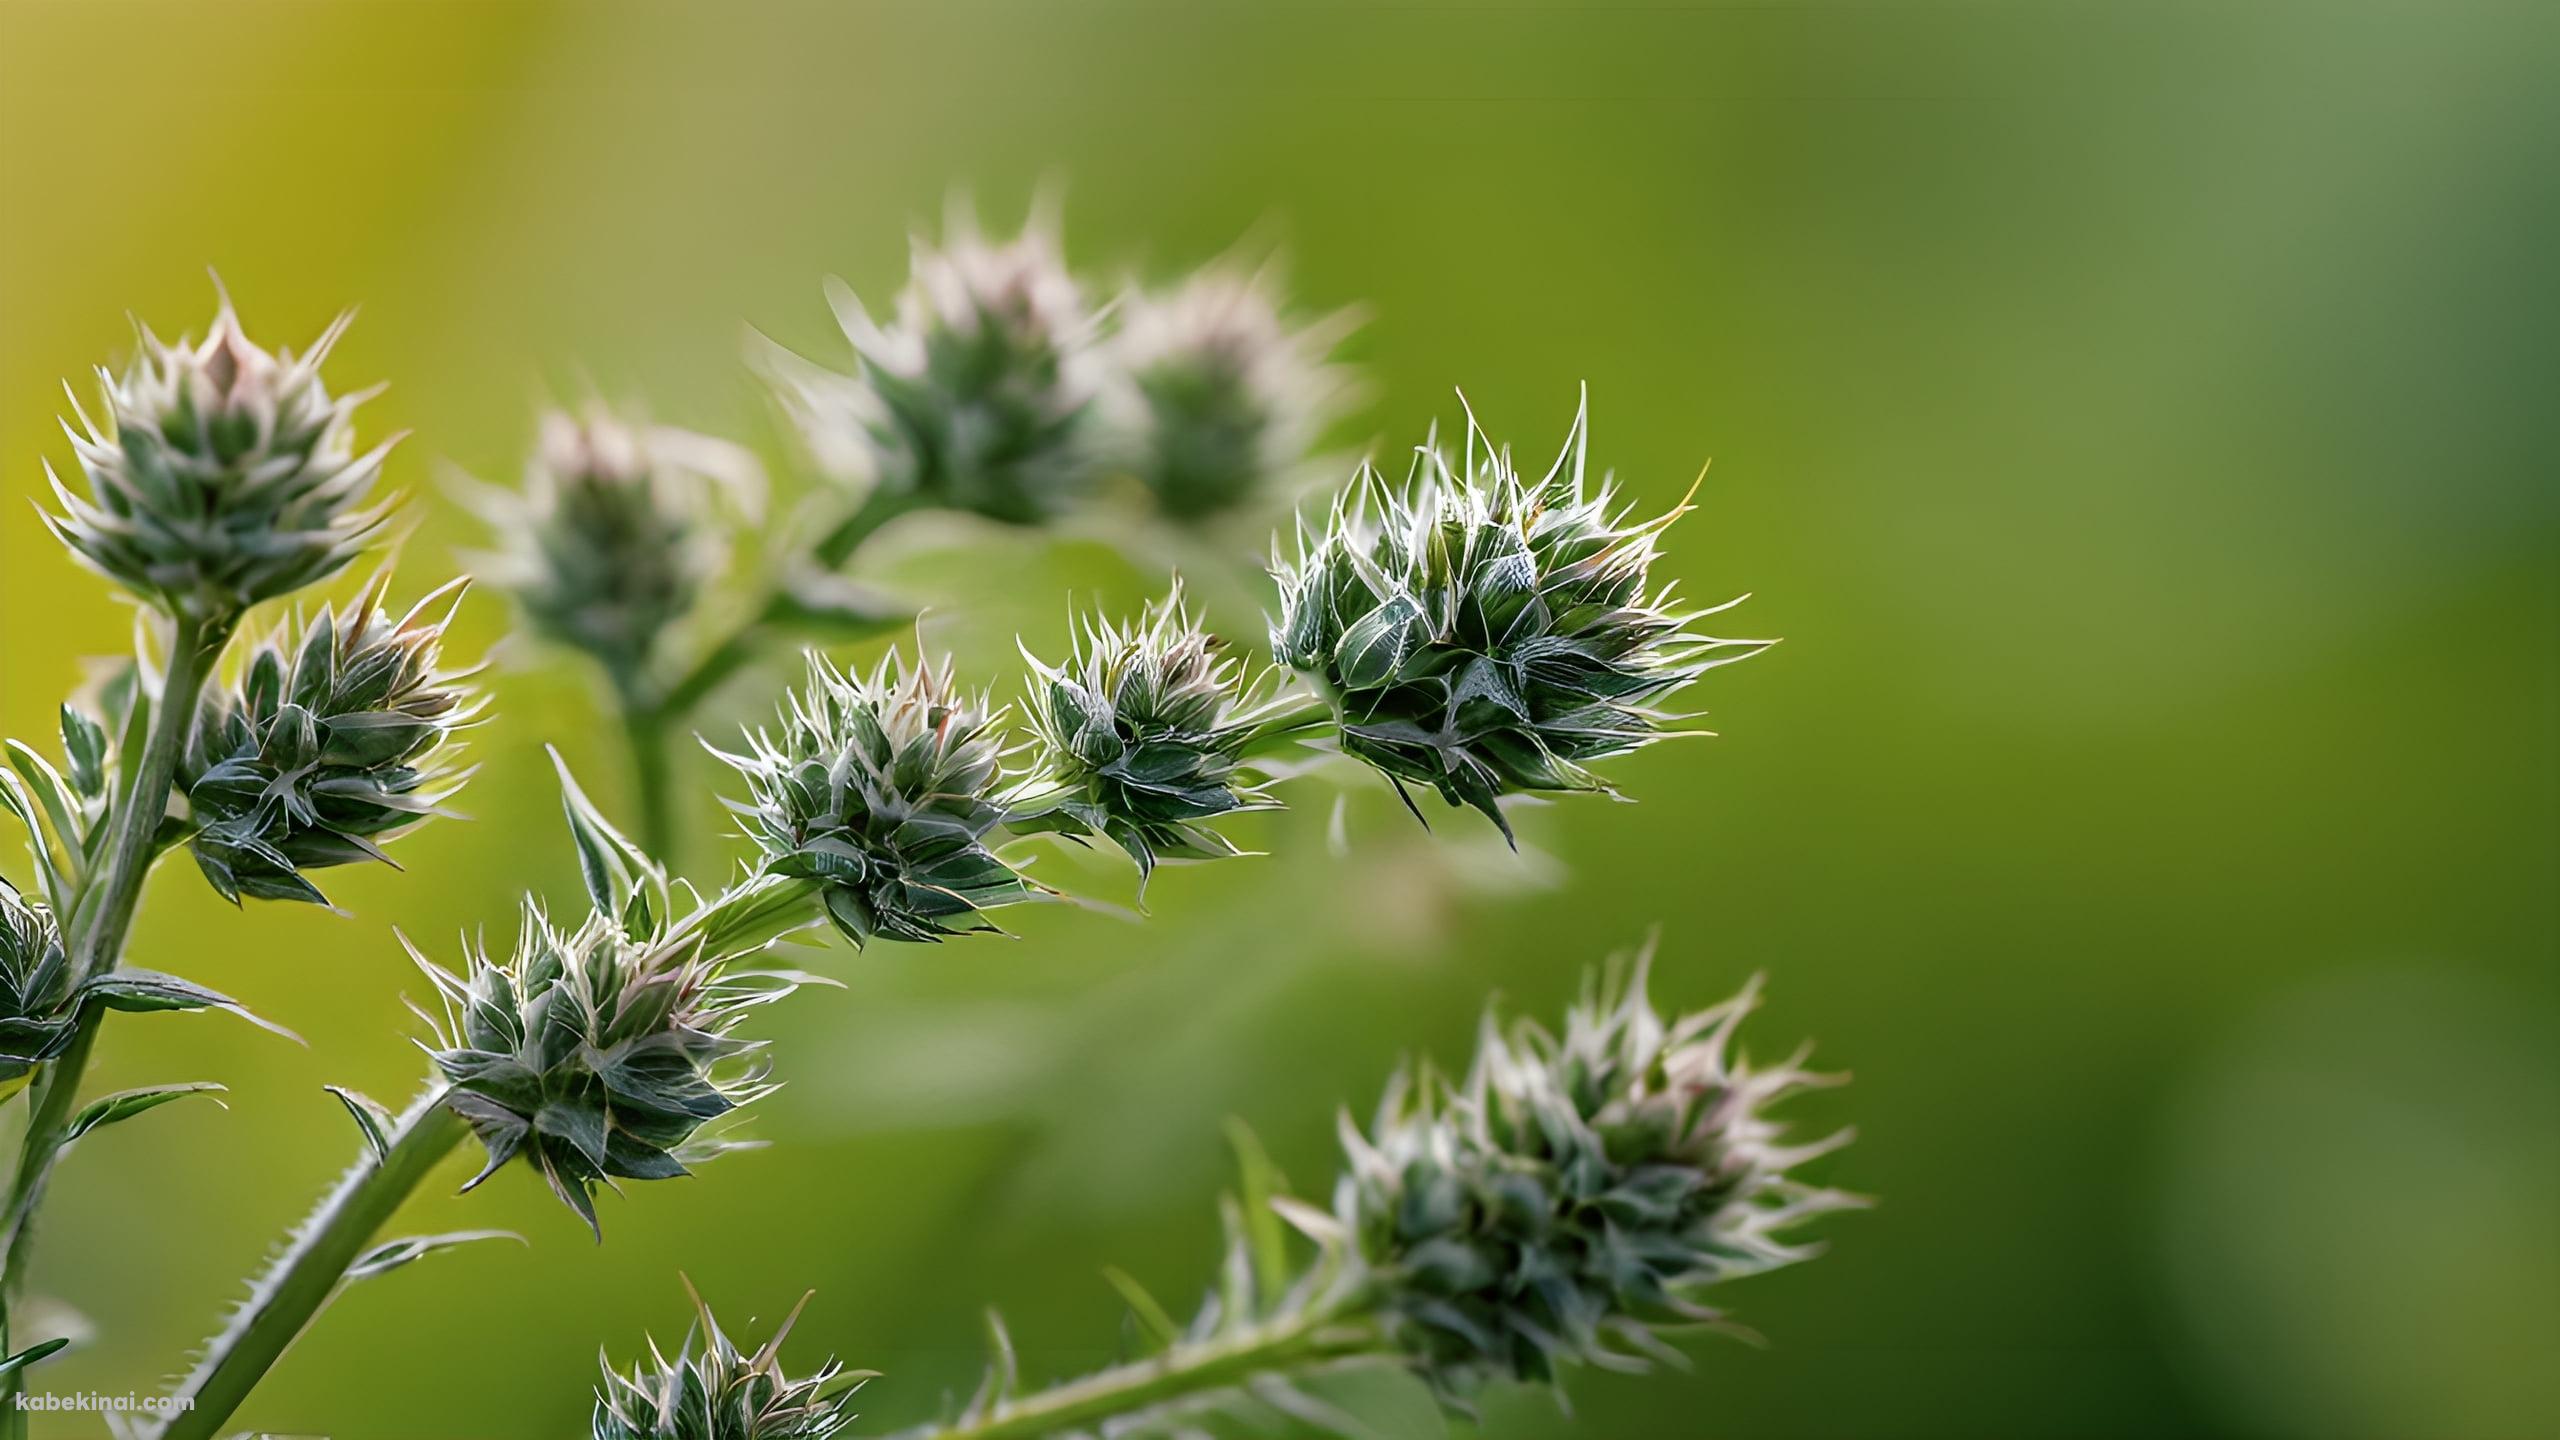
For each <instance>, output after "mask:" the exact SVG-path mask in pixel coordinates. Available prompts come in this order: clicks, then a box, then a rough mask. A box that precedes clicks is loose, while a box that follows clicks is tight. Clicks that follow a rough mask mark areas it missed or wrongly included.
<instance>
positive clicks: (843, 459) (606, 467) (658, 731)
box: [476, 208, 1350, 856]
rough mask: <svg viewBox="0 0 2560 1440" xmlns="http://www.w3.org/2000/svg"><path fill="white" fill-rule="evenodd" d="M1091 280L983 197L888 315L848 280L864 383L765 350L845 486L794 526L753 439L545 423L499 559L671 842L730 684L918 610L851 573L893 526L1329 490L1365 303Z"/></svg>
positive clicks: (813, 447)
mask: <svg viewBox="0 0 2560 1440" xmlns="http://www.w3.org/2000/svg"><path fill="white" fill-rule="evenodd" d="M1091 288H1092V287H1090V286H1089V285H1087V284H1086V283H1085V282H1083V281H1080V280H1079V279H1078V278H1077V277H1076V276H1075V275H1074V274H1073V273H1072V272H1071V271H1070V270H1069V269H1068V268H1067V266H1066V264H1065V262H1064V260H1063V258H1062V253H1061V245H1060V242H1059V239H1058V235H1057V229H1056V225H1055V222H1054V219H1053V218H1051V217H1048V216H1046V215H1035V216H1033V218H1032V219H1031V220H1029V221H1028V222H1027V223H1026V224H1025V226H1024V228H1023V229H1022V231H1021V232H1020V233H1019V234H1017V235H1016V236H1014V237H1013V238H1011V239H1009V240H1004V241H1001V242H998V241H991V240H989V239H987V238H986V237H985V236H984V235H982V234H981V232H980V230H979V228H978V225H977V222H976V220H975V219H974V217H972V216H971V215H970V214H969V212H968V211H967V210H966V209H965V208H955V210H954V213H953V215H952V217H951V219H950V220H949V222H948V224H947V226H946V231H945V235H944V237H943V239H942V240H941V241H940V242H938V243H937V242H935V241H931V240H928V239H926V238H923V237H921V236H920V237H918V238H917V240H916V241H915V244H914V250H913V257H912V260H911V264H910V272H909V277H908V281H907V284H906V286H905V288H904V289H903V290H902V291H901V292H900V293H899V294H898V296H897V298H896V300H895V302H894V303H893V304H892V305H891V306H890V307H889V308H888V310H887V311H886V313H885V317H884V318H882V319H879V320H875V319H874V318H873V317H872V315H871V313H870V312H869V311H868V310H867V309H866V308H865V307H864V306H863V304H862V302H861V301H860V300H859V299H858V298H857V297H856V296H855V295H854V293H853V291H852V290H851V289H850V288H849V287H847V286H844V285H842V284H834V285H831V286H830V288H829V292H828V295H829V299H830V301H831V303H832V305H833V308H834V310H835V313H836V317H837V320H838V322H839V324H840V326H841V328H842V330H843V332H844V335H845V339H846V342H847V345H848V348H849V349H850V351H851V354H852V365H851V367H850V370H849V371H839V370H836V369H831V368H829V367H827V366H825V365H821V364H818V363H815V362H812V361H809V360H806V359H803V358H801V357H799V356H797V355H794V354H792V353H790V352H789V351H786V350H784V349H782V348H781V347H779V346H775V345H770V344H767V345H764V346H762V347H760V349H759V352H758V361H759V365H760V368H761V369H762V371H763V372H764V375H765V378H766V379H767V380H768V382H769V383H770V384H771V386H772V388H773V391H774V394H775V396H776V397H777V399H778V400H779V402H780V404H781V407H782V409H783V411H784V413H785V415H786V416H787V417H788V419H789V420H790V422H791V425H792V429H793V431H794V432H795V434H796V435H797V436H798V438H799V440H800V441H801V444H802V448H803V449H804V450H805V452H806V454H807V456H808V458H809V460H810V462H811V465H812V468H813V469H814V470H815V471H816V472H817V474H818V477H819V479H820V482H821V483H820V485H819V487H818V491H817V493H816V494H815V495H813V496H811V497H810V503H809V505H808V506H807V507H806V512H807V513H804V514H802V515H799V516H796V517H793V518H792V519H791V520H790V521H789V522H788V523H785V524H781V525H777V526H774V527H771V528H769V529H767V528H763V527H761V526H760V524H759V522H760V520H761V515H762V512H761V509H760V507H759V506H758V505H756V504H754V503H748V502H751V501H752V500H753V499H754V498H755V497H757V496H758V495H760V492H761V485H760V483H759V482H758V480H757V479H756V476H755V471H754V467H753V465H752V462H750V461H748V460H747V459H746V457H745V456H744V455H743V454H742V453H741V452H738V451H737V450H735V449H734V448H733V447H729V446H726V445H724V444H722V443H721V442H719V441H715V440H711V439H709V438H707V437H704V436H699V435H691V434H687V433H685V432H682V431H675V430H671V429H668V428H665V427H652V426H644V425H640V424H637V423H634V422H629V421H625V420H620V419H617V418H615V417H614V416H613V415H612V414H611V413H610V412H607V411H604V410H602V409H601V408H599V407H591V408H590V409H589V410H588V411H587V412H585V413H584V414H583V415H581V416H580V417H578V418H576V419H569V418H566V417H562V416H552V417H548V418H546V419H545V420H544V421H543V424H542V436H541V440H540V442H539V444H538V445H537V447H536V451H535V455H534V458H533V460H532V462H531V463H530V464H529V465H528V466H527V470H526V478H525V483H524V487H523V490H522V491H521V493H516V494H510V493H508V492H504V491H495V490H483V491H480V492H477V496H476V498H477V501H478V506H479V508H480V509H481V511H482V512H483V514H484V515H485V516H486V517H487V518H488V519H489V521H490V523H491V525H492V527H493V530H494V531H495V533H496V534H497V535H498V537H499V539H500V542H501V544H500V549H499V551H498V553H497V554H496V555H495V556H493V557H491V559H490V561H489V562H488V563H487V564H486V565H485V566H484V567H483V569H484V572H485V573H487V574H489V575H491V576H492V577H493V578H494V579H496V580H497V581H498V582H499V583H500V584H501V585H502V586H503V587H504V588H506V589H507V590H508V591H509V592H510V593H511V594H513V595H514V596H515V597H516V599H517V601H518V604H519V607H520V608H521V610H522V612H523V614H524V617H525V620H526V623H527V626H528V628H529V629H531V630H532V631H533V632H534V633H535V635H536V636H538V637H539V638H542V639H544V640H546V641H548V642H550V643H554V644H558V645H563V646H566V647H568V648H570V649H573V650H576V651H578V652H580V653H582V654H584V655H585V656H587V657H588V658H589V659H590V660H591V661H593V662H594V663H595V665H596V666H597V668H598V669H599V671H600V672H601V673H602V674H603V676H604V678H605V680H606V682H607V684H606V689H607V698H608V701H609V703H610V704H611V705H612V707H613V708H614V710H615V712H616V714H617V717H618V718H619V720H620V722H621V726H620V728H621V729H622V731H623V733H624V736H625V738H626V741H627V743H628V746H629V750H630V755H631V764H632V775H633V794H634V799H635V805H636V810H637V816H638V825H639V838H640V840H641V841H642V843H644V844H645V845H647V846H648V847H649V849H650V851H651V853H653V854H658V855H665V856H672V855H673V852H674V850H675V847H676V845H677V843H678V839H679V831H678V829H677V827H676V824H675V813H674V803H675V796H674V785H675V781H674V777H673V774H672V769H673V753H672V752H673V747H674V746H675V745H676V743H677V742H678V741H679V740H680V739H681V738H682V736H683V734H684V732H685V730H686V729H687V728H688V727H689V726H690V725H692V724H693V723H694V722H695V720H696V717H697V715H698V714H699V712H700V711H701V710H702V708H703V707H704V705H705V704H706V702H708V701H709V700H710V699H711V697H712V696H713V694H714V693H715V692H716V691H717V690H718V689H719V688H720V687H721V686H722V685H723V684H725V683H726V682H727V681H728V680H729V679H730V678H731V677H732V676H734V675H735V674H736V673H737V672H738V671H739V670H740V669H741V668H743V667H745V666H747V665H749V664H751V663H753V662H754V661H755V660H756V659H757V658H759V657H760V656H764V655H768V654H771V653H773V652H774V651H776V650H777V649H779V648H782V642H784V641H785V640H787V639H791V638H797V639H800V640H803V641H808V640H816V641H820V642H832V643H843V642H850V641H856V640H861V639H866V638H870V637H873V636H877V635H879V634H882V633H884V632H886V631H889V630H892V629H895V628H898V627H899V626H902V625H904V624H906V623H907V622H908V620H909V619H910V618H911V617H912V614H913V609H912V607H911V606H909V605H907V604H904V603H902V602H900V601H898V600H895V599H893V598H891V597H889V596H887V595H884V594H882V593H880V592H879V591H877V590H875V589H873V588H871V587H869V586H867V585H865V584H862V583H860V581H859V580H857V579H856V578H854V576H853V575H852V574H849V573H848V572H849V571H853V572H858V571H859V569H860V567H859V566H858V565H857V564H856V563H855V562H856V561H857V559H858V555H859V552H860V551H861V550H862V548H863V546H864V545H865V544H866V542H868V541H869V540H870V539H871V538H872V537H873V536H874V535H875V534H877V533H878V532H879V531H881V530H882V529H883V528H884V527H886V526H888V525H890V524H892V523H894V522H895V521H897V520H899V519H901V518H902V517H905V516H907V515H910V514H915V513H918V512H925V511H939V512H945V513H953V514H962V515H970V516H975V517H977V518H978V519H980V520H983V521H988V522H993V523H995V524H999V525H1003V526H1007V527H1011V528H1016V529H1038V528H1040V527H1044V526H1050V525H1054V524H1056V523H1058V522H1060V521H1061V520H1063V519H1066V518H1068V517H1070V516H1073V515H1075V514H1077V513H1079V512H1085V511H1092V510H1095V509H1097V508H1099V507H1101V506H1103V505H1105V504H1107V503H1108V499H1109V488H1110V482H1111V481H1112V480H1114V479H1115V478H1123V479H1128V480H1131V481H1133V482H1134V483H1133V484H1131V485H1130V486H1129V487H1128V488H1130V489H1131V490H1133V491H1134V493H1135V494H1136V495H1138V496H1140V497H1142V498H1143V499H1144V500H1145V502H1146V504H1147V505H1148V506H1150V507H1152V509H1153V511H1154V512H1155V513H1159V514H1161V515H1163V516H1165V517H1167V518H1169V519H1172V520H1174V521H1176V522H1179V523H1181V524H1183V525H1196V524H1198V523H1200V522H1205V521H1209V520H1213V519H1217V518H1221V517H1225V516H1229V515H1246V516H1251V517H1253V519H1254V523H1261V522H1263V521H1265V520H1267V518H1268V516H1267V514H1265V513H1262V512H1265V511H1267V509H1268V508H1269V507H1268V502H1272V501H1285V500H1288V499H1290V498H1292V497H1293V496H1294V495H1295V494H1296V493H1297V492H1298V491H1300V490H1303V489H1304V488H1305V487H1306V486H1307V485H1308V484H1309V483H1310V481H1311V480H1312V478H1313V477H1314V475H1315V474H1316V473H1317V472H1316V470H1315V467H1314V466H1313V464H1312V463H1311V455H1312V453H1313V450H1314V447H1315V445H1316V444H1317V443H1318V441H1319V440H1320V439H1321V438H1322V435H1323V432H1324V430H1325V428H1326V426H1327V425H1328V424H1329V423H1330V422H1331V420H1333V419H1334V418H1335V416H1336V415H1337V414H1338V412H1339V411H1340V409H1341V408H1342V402H1343V399H1344V397H1345V396H1346V395H1347V394H1348V393H1349V386H1348V384H1347V381H1346V380H1345V378H1344V375H1343V372H1342V371H1341V369H1340V368H1339V367H1337V366H1333V365H1330V364H1328V363H1327V361H1326V357H1327V356H1328V355H1329V354H1330V353H1331V351H1332V350H1333V349H1334V347H1335V346H1336V345H1337V344H1338V343H1339V342H1340V340H1341V338H1342V337H1343V335H1344V334H1346V333H1347V332H1348V330H1349V329H1350V319H1349V317H1348V316H1347V315H1337V316H1332V317H1327V318H1324V319H1320V320H1317V321H1314V322H1312V323H1306V324H1300V323H1297V322H1295V321H1294V320H1292V319H1291V318H1289V317H1288V316H1287V315H1286V314H1285V311H1284V307H1283V305H1282V302H1281V300H1280V298H1279V296H1278V294H1277V286H1276V282H1275V281H1274V279H1273V278H1272V275H1271V273H1270V271H1269V270H1268V268H1267V267H1266V269H1265V270H1264V271H1262V272H1259V273H1254V274H1249V275H1248V274H1243V273H1240V272H1236V271H1233V270H1230V269H1216V270H1211V271H1208V272H1205V273H1203V274H1201V275H1199V276H1197V277H1194V278H1192V279H1190V280H1188V281H1185V282H1183V283H1182V284H1180V285H1178V286H1175V287H1172V288H1171V289H1170V290H1168V291H1166V292H1163V293H1153V292H1149V291H1146V290H1143V289H1133V290H1131V292H1130V293H1129V294H1127V295H1125V296H1124V297H1122V299H1121V300H1120V302H1119V303H1118V304H1117V305H1115V306H1113V307H1110V308H1109V309H1107V310H1100V311H1097V310H1096V309H1094V308H1093V307H1092V306H1090V305H1089V304H1088V302H1087V299H1086V296H1087V294H1088V293H1089V291H1090V290H1091ZM724 497H726V502H725V503H724ZM1127 528H1128V527H1127V526H1126V525H1124V524H1120V523H1116V522H1115V523H1114V524H1113V526H1112V527H1111V530H1112V533H1115V534H1117V533H1119V532H1121V531H1123V530H1125V529H1127ZM749 542H753V544H752V548H754V549H755V550H756V551H757V552H758V554H759V555H760V557H761V558H762V560H763V561H764V572H765V573H764V574H762V575H761V576H759V577H757V579H756V580H755V581H754V583H752V584H750V585H749V586H747V587H746V588H747V589H748V591H749V593H748V594H746V595H745V596H744V597H743V598H739V597H733V596H729V595H726V594H724V593H722V592H721V589H720V587H719V585H718V584H717V581H718V579H719V576H720V571H721V570H722V568H723V562H724V560H725V558H726V557H728V556H729V555H731V554H733V553H735V552H737V551H739V550H742V549H745V548H749ZM1214 554H1215V552H1214V551H1213V552H1209V557H1214ZM1209 557H1204V559H1206V558H1209Z"/></svg>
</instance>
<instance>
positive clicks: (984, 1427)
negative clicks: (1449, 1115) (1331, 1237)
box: [898, 1297, 1389, 1440]
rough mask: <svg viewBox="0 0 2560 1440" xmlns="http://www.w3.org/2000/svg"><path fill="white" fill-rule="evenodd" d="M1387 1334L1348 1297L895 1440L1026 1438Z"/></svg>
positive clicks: (1240, 1381)
mask: <svg viewBox="0 0 2560 1440" xmlns="http://www.w3.org/2000/svg"><path fill="white" fill-rule="evenodd" d="M1388 1353H1389V1352H1388V1346H1387V1342H1386V1340H1385V1338H1384V1337H1383V1336H1381V1335H1380V1334H1379V1333H1378V1329H1377V1326H1376V1325H1375V1324H1374V1323H1372V1322H1371V1321H1369V1320H1368V1319H1367V1318H1366V1316H1365V1315H1363V1314H1362V1313H1361V1311H1360V1308H1359V1306H1358V1304H1357V1299H1356V1297H1351V1298H1350V1299H1349V1300H1348V1301H1347V1303H1342V1304H1336V1305H1331V1306H1327V1307H1326V1308H1324V1309H1323V1310H1321V1311H1318V1312H1315V1313H1311V1314H1308V1315H1301V1316H1295V1317H1292V1318H1290V1319H1287V1320H1284V1321H1275V1322H1272V1323H1269V1324H1266V1325H1262V1326H1258V1327H1256V1328H1253V1329H1250V1330H1246V1331H1243V1332H1241V1333H1239V1334H1233V1335H1225V1336H1220V1337H1218V1338H1216V1339H1211V1340H1203V1341H1198V1342H1195V1343H1191V1344H1184V1345H1176V1346H1174V1347H1173V1348H1172V1349H1170V1350H1167V1351H1165V1352H1164V1353H1163V1354H1160V1355H1154V1356H1150V1357H1148V1358H1147V1359H1144V1360H1135V1361H1131V1362H1130V1363H1128V1364H1126V1365H1117V1366H1114V1367H1112V1368H1111V1369H1108V1370H1103V1371H1099V1372H1097V1373H1095V1374H1092V1375H1087V1376H1084V1377H1083V1378H1081V1379H1077V1380H1069V1381H1067V1382H1065V1383H1063V1384H1059V1385H1053V1386H1051V1387H1049V1388H1048V1389H1046V1390H1041V1391H1038V1392H1035V1393H1033V1394H1030V1395H1026V1396H1023V1397H1021V1398H1019V1399H1015V1400H1005V1401H999V1402H998V1403H997V1404H995V1405H994V1406H993V1407H992V1408H991V1409H990V1410H989V1412H988V1413H987V1414H986V1415H985V1416H984V1417H983V1418H979V1419H975V1420H968V1419H963V1420H959V1421H955V1422H953V1423H951V1424H948V1425H936V1426H928V1427H925V1428H922V1429H917V1430H910V1431H906V1432H904V1433H903V1434H901V1435H900V1436H899V1437H898V1440H1031V1437H1034V1436H1042V1435H1055V1434H1059V1433H1062V1432H1071V1431H1076V1430H1079V1429H1081V1428H1083V1427H1087V1426H1091V1425H1093V1424H1095V1423H1097V1422H1099V1421H1104V1420H1110V1419H1114V1418H1117V1417H1121V1416H1128V1415H1136V1414H1140V1413H1143V1412H1146V1411H1150V1410H1157V1409H1160V1408H1164V1407H1170V1406H1181V1405H1183V1404H1185V1403H1186V1402H1190V1403H1198V1402H1202V1401H1207V1400H1211V1399H1214V1398H1217V1397H1218V1396H1221V1395H1223V1394H1226V1393H1227V1392H1231V1391H1235V1390H1238V1389H1242V1388H1245V1387H1246V1386H1248V1385H1250V1384H1251V1383H1252V1382H1253V1381H1255V1380H1257V1379H1260V1378H1262V1377H1264V1376H1274V1377H1281V1376H1288V1375H1293V1374H1298V1375H1302V1374H1306V1373H1308V1372H1311V1371H1314V1370H1318V1369H1323V1368H1326V1367H1329V1366H1334V1365H1339V1364H1342V1363H1344V1362H1346V1361H1359V1360H1377V1361H1382V1362H1383V1361H1384V1360H1385V1359H1386V1358H1387V1356H1388Z"/></svg>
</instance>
